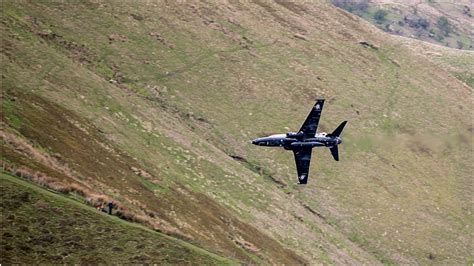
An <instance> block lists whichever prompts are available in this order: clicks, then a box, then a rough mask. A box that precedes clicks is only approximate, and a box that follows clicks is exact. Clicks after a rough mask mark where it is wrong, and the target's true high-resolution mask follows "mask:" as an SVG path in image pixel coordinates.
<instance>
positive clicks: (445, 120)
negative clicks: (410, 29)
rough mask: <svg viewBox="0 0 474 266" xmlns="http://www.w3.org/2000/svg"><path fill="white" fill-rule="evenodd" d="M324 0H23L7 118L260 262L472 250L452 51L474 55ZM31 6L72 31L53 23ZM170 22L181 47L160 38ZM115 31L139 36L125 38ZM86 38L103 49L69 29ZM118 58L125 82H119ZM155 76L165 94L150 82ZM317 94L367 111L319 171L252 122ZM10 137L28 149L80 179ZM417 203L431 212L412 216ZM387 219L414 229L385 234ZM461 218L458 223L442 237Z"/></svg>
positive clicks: (8, 50) (132, 198) (421, 259)
mask: <svg viewBox="0 0 474 266" xmlns="http://www.w3.org/2000/svg"><path fill="white" fill-rule="evenodd" d="M313 4H314V5H315V9H310V8H308V9H304V10H305V12H307V13H305V14H306V15H305V16H301V15H297V14H296V13H295V12H293V11H291V10H290V9H288V8H287V7H285V6H283V5H282V4H278V3H271V4H268V5H267V7H265V4H262V3H260V2H259V3H251V2H241V3H238V2H232V3H228V4H226V5H218V4H213V3H196V4H194V5H195V6H196V8H197V11H195V10H194V8H193V7H191V6H190V5H188V4H187V3H183V4H177V3H174V2H173V3H169V4H167V5H157V6H155V5H153V4H152V3H149V4H145V5H140V6H136V5H133V4H131V3H128V2H119V3H114V4H113V5H111V4H110V3H105V6H101V4H99V3H98V4H94V3H88V2H87V3H86V2H84V3H80V4H78V5H70V4H68V3H57V2H55V3H48V2H25V3H22V4H18V5H17V4H13V3H10V2H6V3H5V5H4V8H3V9H2V22H3V23H2V24H0V27H1V28H0V29H1V32H0V33H2V38H4V39H5V42H2V48H3V50H2V59H4V60H3V62H5V64H2V66H1V67H2V74H3V73H5V74H4V76H5V77H4V78H3V79H2V83H1V86H2V89H5V91H6V93H5V94H6V95H7V96H8V97H10V96H16V97H17V101H16V103H15V104H13V105H11V106H7V107H6V110H7V112H6V111H4V113H5V114H7V113H8V114H10V115H9V116H10V117H13V115H14V116H15V117H16V118H17V119H16V118H12V119H9V120H7V119H5V121H6V127H7V128H8V130H9V132H10V131H14V130H15V128H18V127H19V128H18V130H17V132H18V134H17V135H18V137H19V138H21V139H23V140H25V141H26V142H27V143H34V144H35V145H33V146H34V148H35V151H38V152H40V153H41V154H47V155H52V154H59V155H60V157H59V158H60V159H58V160H59V163H60V164H61V165H62V166H64V165H67V166H68V167H70V168H71V169H72V170H74V172H75V173H77V175H78V176H80V177H81V178H80V180H83V181H84V183H85V184H86V185H90V186H91V189H92V190H93V191H94V192H96V193H100V194H104V195H106V196H109V197H113V198H114V199H115V200H117V201H118V202H119V203H120V204H123V206H126V207H127V208H129V209H130V210H131V212H133V213H137V214H142V212H141V210H140V207H142V206H146V208H147V209H150V210H152V211H153V212H154V213H156V214H157V216H156V217H155V218H154V219H152V221H154V222H160V223H162V224H166V226H168V227H170V228H172V229H174V230H176V231H178V232H179V233H180V234H181V237H183V238H185V237H184V236H189V238H188V239H193V240H192V241H193V243H196V244H197V245H199V246H202V247H205V248H206V249H208V250H211V251H212V252H214V253H217V254H220V255H223V256H227V257H231V258H234V259H236V260H239V261H241V262H244V263H249V264H255V263H269V264H270V263H275V264H295V263H296V264H302V263H304V261H308V262H313V261H316V262H318V261H322V262H324V263H328V264H329V263H335V264H375V263H377V262H386V261H390V260H391V261H394V262H396V263H407V264H416V263H419V264H424V263H429V262H431V260H429V259H427V254H428V253H429V252H434V253H433V254H435V253H436V252H438V253H439V254H438V253H436V254H435V256H436V259H437V260H435V261H434V262H435V263H436V262H437V263H458V262H459V261H465V259H464V258H466V257H467V254H469V248H468V244H467V242H468V241H467V240H466V239H464V238H462V237H461V236H462V235H469V232H466V230H465V229H463V228H464V227H462V225H461V224H460V223H458V221H464V224H468V223H467V222H466V221H467V219H468V218H469V217H468V215H466V214H465V212H463V210H464V209H463V208H468V207H469V206H468V204H467V202H469V199H468V198H466V197H467V195H470V194H471V193H470V192H471V189H470V186H463V185H462V184H469V180H470V178H471V177H470V174H469V173H470V170H472V166H470V164H469V162H471V161H472V158H471V157H470V156H469V155H470V154H471V153H470V152H471V151H470V150H469V147H470V144H472V140H470V138H469V134H470V133H468V131H467V130H469V128H470V127H472V125H471V124H472V123H471V122H470V121H471V120H470V117H469V116H466V115H465V112H466V110H470V109H469V108H470V105H471V103H470V101H469V99H468V98H469V97H466V95H465V94H464V93H465V90H464V87H463V86H462V84H460V83H459V82H458V81H457V80H456V79H455V78H453V76H452V75H451V74H450V73H449V71H450V69H449V68H448V67H449V66H452V67H455V68H457V70H456V71H459V70H463V69H468V68H467V66H469V65H470V64H469V59H470V57H469V56H467V57H466V56H465V55H466V54H464V53H458V51H454V52H453V53H454V55H452V54H449V53H448V52H447V50H442V51H440V52H439V58H437V59H438V61H437V62H438V63H439V65H435V64H433V63H432V62H430V61H428V60H427V59H426V58H424V57H422V56H419V55H418V54H417V53H415V52H413V51H411V49H408V48H419V47H417V46H416V47H406V46H404V45H402V44H401V43H398V42H397V41H396V40H393V39H391V38H387V36H386V35H384V34H383V33H381V32H373V31H372V30H367V29H366V28H367V27H366V25H365V24H361V23H360V21H358V20H354V19H353V18H351V17H348V16H347V14H342V13H340V12H338V11H336V10H334V9H333V8H331V7H329V6H327V5H326V4H324V3H320V2H317V3H316V2H315V3H313ZM287 5H289V7H290V8H291V6H296V7H298V6H299V4H298V3H291V4H287ZM227 7H229V8H227ZM273 9H274V10H276V11H271V10H273ZM315 10H318V11H317V12H316V11H315ZM214 11H215V12H214ZM132 13H133V14H138V15H140V16H141V17H143V18H144V19H143V20H141V21H136V20H135V19H134V18H133V17H131V15H130V14H132ZM157 14H159V15H157ZM29 17H30V18H29ZM31 17H33V18H36V21H37V23H38V24H39V28H47V29H50V30H51V31H52V32H54V33H56V34H58V35H60V36H61V38H57V39H54V40H49V39H47V38H44V37H40V36H39V35H38V34H37V32H36V28H35V27H36V26H35V25H34V23H33V22H32V20H31ZM209 18H211V19H212V21H213V22H212V23H210V24H209V20H208V19H209ZM232 21H234V22H232ZM235 21H236V22H235ZM222 27H225V30H224V29H223V28H222ZM155 31H156V32H160V34H161V35H162V36H163V37H164V38H165V40H166V42H167V43H168V44H172V45H173V47H174V48H170V47H169V46H166V45H164V44H163V43H161V42H160V41H157V40H156V39H154V38H152V37H151V36H150V35H149V33H150V32H155ZM296 32H301V33H305V35H306V36H308V41H303V40H299V39H296V38H294V37H293V36H294V34H295V33H296ZM110 34H120V35H123V36H126V37H127V39H128V40H127V41H126V42H112V43H109V41H108V36H109V35H110ZM244 36H245V37H246V38H248V40H250V41H245V40H244V39H243V37H244ZM2 40H3V39H2ZM360 40H366V41H368V42H370V43H373V44H374V45H377V47H379V49H378V50H375V49H367V48H366V47H363V46H361V45H360V44H359V43H358V42H359V41H360ZM72 42H74V43H76V44H78V45H84V46H85V47H86V48H87V49H86V51H87V52H81V51H79V50H77V49H70V47H68V45H65V43H66V44H70V43H72ZM241 42H245V43H247V44H248V47H247V48H244V47H242V46H243V45H242V44H241ZM421 48H423V47H421ZM432 48H433V47H428V48H426V49H425V48H423V49H425V50H427V51H431V50H429V49H432ZM38 51H41V52H38ZM81 56H87V58H90V59H91V60H92V61H91V62H81V61H80V60H79V59H78V58H81ZM145 61H147V62H145ZM395 61H396V62H397V64H398V65H399V66H397V64H395V63H394V62H395ZM447 70H448V71H447ZM456 71H454V73H457V72H456ZM167 72H168V74H166V73H167ZM116 73H120V74H121V75H123V80H122V83H121V84H113V83H111V82H109V80H110V79H111V78H113V77H114V75H115V74H116ZM153 87H155V88H156V90H157V91H158V92H159V93H158V95H153V93H151V92H150V90H149V89H146V88H153ZM150 96H152V97H150ZM317 96H322V97H325V98H326V99H327V102H326V105H325V109H324V113H323V117H322V119H321V124H320V129H321V130H325V131H329V132H330V131H331V130H333V129H334V128H335V127H336V126H337V125H338V124H339V122H340V121H342V120H349V124H348V126H347V128H346V129H345V132H344V133H343V138H344V143H343V145H342V147H341V161H340V162H334V161H333V160H332V158H331V156H330V153H329V152H328V151H327V150H323V149H318V150H316V151H315V153H314V156H313V161H312V168H311V173H310V183H309V184H308V185H307V186H304V187H302V186H297V185H295V183H296V179H295V167H294V161H293V156H292V154H291V152H285V151H283V150H279V149H264V148H262V147H256V146H254V145H250V144H249V140H250V139H253V138H255V137H257V136H261V135H264V134H267V133H278V132H286V131H289V130H293V131H294V130H297V129H298V128H299V126H300V124H301V122H302V121H303V120H304V118H305V117H306V115H307V112H308V109H309V108H310V107H311V106H312V104H314V98H315V97H317ZM7 104H8V103H7ZM18 121H20V122H18ZM286 127H288V128H289V129H288V128H286ZM1 144H2V147H4V148H6V149H8V151H9V152H8V153H6V154H2V158H4V160H7V161H8V162H10V163H11V164H15V165H16V166H25V167H28V168H30V169H32V170H33V171H39V172H43V173H45V174H47V175H53V177H54V178H58V179H61V180H66V181H68V180H69V177H68V176H67V175H65V173H64V172H61V171H59V170H57V169H56V170H55V169H50V168H51V167H50V166H48V162H43V161H41V160H38V159H37V158H35V157H31V156H29V157H28V156H27V154H23V153H22V152H21V149H18V148H16V149H15V147H13V146H12V144H9V143H6V142H2V143H1ZM38 147H44V148H38ZM229 155H236V156H240V157H241V158H244V161H240V160H235V159H232V158H231V157H230V156H229ZM460 162H466V163H460ZM132 166H133V167H137V168H140V169H143V170H145V171H147V172H148V173H150V174H151V175H152V176H153V180H154V181H156V182H157V183H158V185H157V184H155V183H152V182H151V181H150V180H148V179H145V178H142V177H139V176H138V175H136V174H135V173H134V172H133V171H132V170H131V167H132ZM58 171H59V173H58ZM272 178H274V179H275V180H279V181H280V182H281V183H282V184H283V185H281V184H277V183H275V181H273V180H272ZM303 204H305V205H308V206H314V209H315V210H316V211H317V212H319V213H323V214H324V216H325V217H326V218H325V219H322V218H320V217H319V216H317V215H314V214H313V213H311V212H310V211H308V210H307V209H305V208H304V207H302V205H303ZM426 208H428V209H429V210H430V211H428V212H427V211H426ZM438 208H439V210H440V212H441V213H449V215H447V216H446V217H445V216H443V215H440V214H438V213H436V211H435V210H438ZM401 209H403V210H404V211H401ZM379 213H380V214H379ZM295 217H300V218H301V219H298V218H295ZM413 217H417V221H419V223H417V224H406V221H412V220H413ZM449 217H458V218H456V219H453V218H449ZM301 220H303V222H301ZM387 230H389V231H397V230H398V231H399V232H400V234H399V235H397V238H395V237H393V238H388V237H387V238H382V237H380V236H381V235H382V234H383V233H384V232H386V231H387ZM413 230H414V231H413ZM443 232H444V233H446V232H451V233H452V234H451V235H448V234H446V235H443V236H445V239H443V241H438V240H439V239H438V238H437V235H440V234H441V233H443ZM352 234H355V235H357V237H359V238H360V239H364V240H365V242H364V244H363V245H356V244H354V243H356V242H357V241H351V236H352ZM240 238H242V239H244V240H245V241H248V242H249V243H251V245H250V248H249V247H247V248H242V246H241V244H240V245H239V244H237V243H236V239H240ZM398 239H400V240H402V241H403V243H404V245H406V246H407V248H406V249H402V250H400V248H399V242H398ZM458 239H461V240H460V243H457V244H455V242H456V241H458ZM458 242H459V241H458ZM433 243H435V244H433ZM252 245H253V246H255V247H256V249H253V248H252V247H253V246H252ZM319 246H321V248H320V247H319ZM433 246H435V247H434V248H433ZM443 250H444V251H443ZM48 252H51V253H54V252H55V251H54V250H49V251H48ZM443 252H444V253H443ZM447 253H450V255H449V256H448V255H446V254H447ZM377 254H383V256H378V255H377ZM448 257H449V258H448Z"/></svg>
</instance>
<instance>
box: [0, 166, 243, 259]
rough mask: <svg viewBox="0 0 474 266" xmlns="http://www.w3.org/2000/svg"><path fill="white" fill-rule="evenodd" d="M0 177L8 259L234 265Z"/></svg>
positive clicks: (4, 254)
mask: <svg viewBox="0 0 474 266" xmlns="http://www.w3.org/2000/svg"><path fill="white" fill-rule="evenodd" d="M0 177H1V181H0V184H1V186H0V189H1V202H2V204H1V206H2V209H1V212H2V220H1V223H2V226H1V229H0V232H1V234H2V241H1V249H2V262H4V263H18V262H22V263H93V264H95V263H107V264H110V263H111V264H113V263H127V262H128V263H131V262H134V263H137V262H140V263H160V264H162V263H164V264H168V263H170V264H188V263H191V264H208V265H215V264H219V265H222V264H234V262H233V261H231V260H227V259H224V258H221V257H219V256H217V255H214V254H211V253H209V252H207V251H205V250H203V249H200V248H197V247H195V246H192V245H190V244H188V243H186V242H184V241H181V240H178V239H173V238H171V237H168V236H166V235H163V234H161V233H158V232H155V231H152V230H150V229H149V228H147V227H144V226H140V225H137V224H133V223H129V222H126V221H123V220H121V219H119V218H117V217H115V216H110V215H107V214H104V213H100V212H99V211H97V210H95V209H94V208H92V207H88V206H86V205H84V204H82V203H80V202H77V201H76V200H73V199H70V198H67V197H65V196H63V195H61V194H57V193H52V192H51V191H47V190H45V189H44V188H39V187H37V186H35V185H33V184H31V183H28V182H26V181H23V180H20V179H19V178H17V177H13V176H10V175H7V174H4V173H2V174H1V175H0Z"/></svg>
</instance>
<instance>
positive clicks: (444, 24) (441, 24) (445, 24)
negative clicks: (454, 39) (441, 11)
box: [436, 16, 452, 37]
mask: <svg viewBox="0 0 474 266" xmlns="http://www.w3.org/2000/svg"><path fill="white" fill-rule="evenodd" d="M436 26H437V27H438V28H439V30H440V31H441V32H442V33H443V34H444V36H446V37H447V36H449V34H450V33H451V31H452V26H451V24H450V23H449V20H448V19H447V18H446V17H445V16H441V17H439V18H438V20H437V21H436Z"/></svg>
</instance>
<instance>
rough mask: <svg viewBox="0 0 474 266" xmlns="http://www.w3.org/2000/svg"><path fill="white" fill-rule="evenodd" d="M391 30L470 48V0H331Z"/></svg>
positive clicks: (404, 34)
mask: <svg viewBox="0 0 474 266" xmlns="http://www.w3.org/2000/svg"><path fill="white" fill-rule="evenodd" d="M331 2H332V3H333V4H335V5H336V6H338V7H340V8H343V9H345V10H347V11H349V12H351V13H354V14H357V15H358V16H360V17H363V18H365V19H367V20H368V21H370V22H371V23H373V24H374V25H376V26H377V27H378V28H380V29H382V30H384V31H386V32H389V33H391V34H396V35H401V36H405V37H410V38H416V39H419V40H423V41H427V42H431V43H436V44H440V45H443V46H448V47H453V48H457V49H466V50H473V49H474V46H473V43H472V39H473V38H474V35H473V32H472V24H473V23H474V18H473V14H474V13H473V10H472V1H471V0H458V1H437V0H430V1H418V0H403V1H392V0H331Z"/></svg>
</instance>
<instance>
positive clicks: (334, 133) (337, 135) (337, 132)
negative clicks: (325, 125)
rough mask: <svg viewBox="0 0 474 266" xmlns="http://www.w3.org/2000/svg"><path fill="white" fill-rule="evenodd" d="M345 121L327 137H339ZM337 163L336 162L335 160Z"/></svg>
mask: <svg viewBox="0 0 474 266" xmlns="http://www.w3.org/2000/svg"><path fill="white" fill-rule="evenodd" d="M346 123H347V121H344V122H342V123H341V124H340V125H339V126H338V127H337V128H336V129H334V131H333V132H332V133H331V134H328V137H339V135H341V133H342V130H343V129H344V127H345V126H346ZM336 161H337V160H336Z"/></svg>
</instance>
